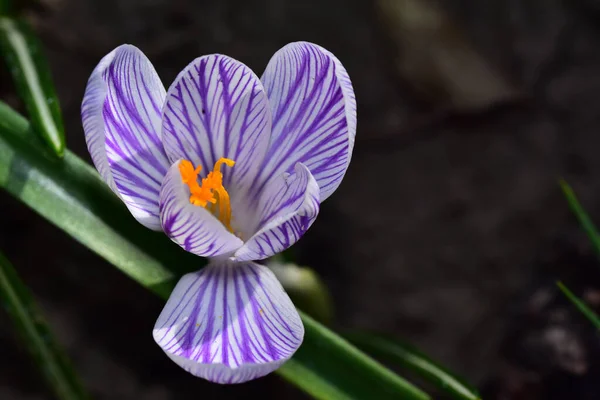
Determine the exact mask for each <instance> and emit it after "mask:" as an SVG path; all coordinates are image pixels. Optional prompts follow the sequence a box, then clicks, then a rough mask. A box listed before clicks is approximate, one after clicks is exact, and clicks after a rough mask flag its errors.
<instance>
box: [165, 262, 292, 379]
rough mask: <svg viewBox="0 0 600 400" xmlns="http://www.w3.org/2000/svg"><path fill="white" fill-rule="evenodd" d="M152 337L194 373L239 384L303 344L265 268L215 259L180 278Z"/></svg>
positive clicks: (285, 302)
mask: <svg viewBox="0 0 600 400" xmlns="http://www.w3.org/2000/svg"><path fill="white" fill-rule="evenodd" d="M153 335H154V340H155V341H156V343H158V345H159V346H160V347H161V348H162V349H163V350H164V351H165V353H167V355H168V356H169V357H170V358H171V359H172V360H173V361H175V362H176V363H177V365H179V366H180V367H182V368H184V369H185V370H186V371H188V372H190V373H192V374H193V375H196V376H199V377H202V378H204V379H208V380H210V381H213V382H217V383H241V382H246V381H249V380H251V379H255V378H259V377H261V376H264V375H266V374H268V373H270V372H272V371H274V370H275V369H277V368H278V367H279V366H280V365H282V364H283V363H284V362H285V361H287V360H288V359H289V358H290V357H291V356H292V355H293V354H294V352H295V351H296V350H297V349H298V347H299V346H300V344H301V343H302V339H303V337H304V327H303V326H302V321H301V320H300V316H299V315H298V312H297V311H296V309H295V308H294V305H293V304H292V302H291V300H290V298H289V297H288V296H287V294H286V293H285V292H284V291H283V288H282V287H281V284H280V283H279V281H277V278H275V275H273V273H272V272H271V271H270V270H269V269H268V268H267V267H264V266H262V265H258V264H255V263H252V262H249V263H227V262H224V263H223V262H220V263H219V262H213V263H211V264H210V265H208V266H207V267H206V268H204V269H203V270H201V271H199V272H196V273H192V274H187V275H185V276H183V278H181V280H180V281H179V283H178V284H177V286H176V287H175V290H174V291H173V293H172V294H171V297H170V298H169V301H168V302H167V304H166V306H165V308H164V309H163V311H162V313H161V314H160V316H159V317H158V321H157V322H156V325H155V327H154V332H153Z"/></svg>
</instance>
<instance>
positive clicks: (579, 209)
mask: <svg viewBox="0 0 600 400" xmlns="http://www.w3.org/2000/svg"><path fill="white" fill-rule="evenodd" d="M559 184H560V187H561V189H562V191H563V193H564V195H565V197H566V199H567V202H568V203H569V208H571V211H572V212H573V213H574V214H575V216H576V217H577V219H578V220H579V223H580V224H581V226H582V227H583V229H584V230H585V232H586V234H587V236H588V238H589V239H590V241H591V242H592V245H593V246H594V250H595V251H596V254H597V255H599V256H600V236H599V235H598V230H597V229H596V227H595V226H594V223H593V222H592V220H591V219H590V217H589V215H588V214H587V213H586V212H585V210H584V209H583V206H582V205H581V203H580V202H579V200H578V199H577V196H576V195H575V192H574V191H573V189H572V188H571V186H569V184H568V183H567V182H566V181H564V180H563V179H561V180H559Z"/></svg>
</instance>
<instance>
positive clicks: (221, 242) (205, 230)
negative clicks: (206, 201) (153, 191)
mask: <svg viewBox="0 0 600 400" xmlns="http://www.w3.org/2000/svg"><path fill="white" fill-rule="evenodd" d="M160 221H161V223H162V229H163V230H164V231H165V233H166V234H167V236H169V237H170V238H171V240H173V241H174V242H175V243H177V244H178V245H180V246H181V247H183V248H184V249H185V250H186V251H189V252H190V253H194V254H196V255H199V256H202V257H217V256H221V255H224V254H228V253H232V252H234V251H235V250H237V249H238V248H240V247H241V246H242V244H243V242H242V241H241V240H240V239H239V238H238V237H236V236H235V235H233V234H232V233H230V232H229V231H228V230H227V229H226V228H225V226H224V225H223V224H222V223H221V222H220V221H219V220H217V219H216V218H215V217H214V216H213V215H212V214H211V213H210V212H209V211H208V210H207V209H206V208H204V207H200V206H195V205H193V204H192V203H190V190H189V188H188V186H187V185H185V184H184V183H183V181H182V180H181V174H180V172H179V161H177V162H175V163H174V164H173V165H172V166H171V168H169V171H168V172H167V176H165V179H164V182H163V185H162V189H161V191H160Z"/></svg>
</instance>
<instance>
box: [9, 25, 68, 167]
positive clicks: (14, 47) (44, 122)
mask: <svg viewBox="0 0 600 400" xmlns="http://www.w3.org/2000/svg"><path fill="white" fill-rule="evenodd" d="M0 50H1V51H2V57H3V58H4V60H5V62H6V65H7V66H8V68H9V70H10V73H11V75H12V77H13V80H14V82H15V86H16V88H17V91H18V93H19V95H20V97H21V98H22V99H23V101H24V103H25V105H26V107H27V111H28V113H29V116H30V118H31V121H32V125H33V126H34V128H35V130H36V132H39V133H40V134H41V135H42V137H43V139H44V140H45V141H46V143H47V144H48V145H49V146H50V148H52V149H53V150H54V152H55V153H56V155H58V156H59V157H62V156H63V154H64V152H65V147H66V145H65V132H64V127H63V121H62V116H61V112H60V107H59V102H58V98H57V96H56V91H55V89H54V84H53V83H52V76H51V73H50V69H49V67H48V63H47V62H46V60H45V57H44V55H43V53H42V46H41V44H40V42H39V40H38V38H37V37H36V35H35V33H34V32H33V31H32V29H31V28H30V27H29V25H28V24H27V23H26V22H25V21H23V20H18V19H13V18H11V17H8V16H2V15H0Z"/></svg>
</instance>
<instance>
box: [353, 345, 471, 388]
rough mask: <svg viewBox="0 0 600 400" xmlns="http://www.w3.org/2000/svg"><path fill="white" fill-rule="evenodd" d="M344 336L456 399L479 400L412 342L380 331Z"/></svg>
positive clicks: (359, 346)
mask: <svg viewBox="0 0 600 400" xmlns="http://www.w3.org/2000/svg"><path fill="white" fill-rule="evenodd" d="M346 337H347V338H348V340H349V341H350V342H351V343H353V344H354V345H356V346H357V347H358V348H360V349H362V350H364V351H366V352H367V353H369V354H371V355H373V356H375V357H377V358H381V359H382V360H386V361H389V362H390V363H395V364H397V365H400V366H403V367H405V368H406V369H408V370H410V371H412V372H414V373H416V374H417V375H419V376H421V377H422V378H423V379H425V380H426V381H428V382H430V383H432V384H434V385H436V386H437V387H438V388H439V389H440V390H442V391H443V392H445V393H447V394H448V395H450V396H452V398H454V399H457V400H480V397H479V394H478V393H477V391H476V390H475V389H474V388H471V387H469V386H468V385H466V384H465V383H463V382H462V381H461V380H459V379H458V378H456V377H455V376H454V375H452V374H451V373H450V372H449V371H448V370H446V369H445V368H444V367H442V366H440V365H439V364H437V363H436V362H434V361H432V360H431V359H430V358H428V357H427V356H425V355H424V354H423V353H421V352H419V351H418V350H417V349H415V348H414V347H412V346H409V345H407V344H405V343H401V342H400V341H398V340H396V339H392V338H389V337H386V336H383V335H378V334H372V333H352V334H348V335H346Z"/></svg>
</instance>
